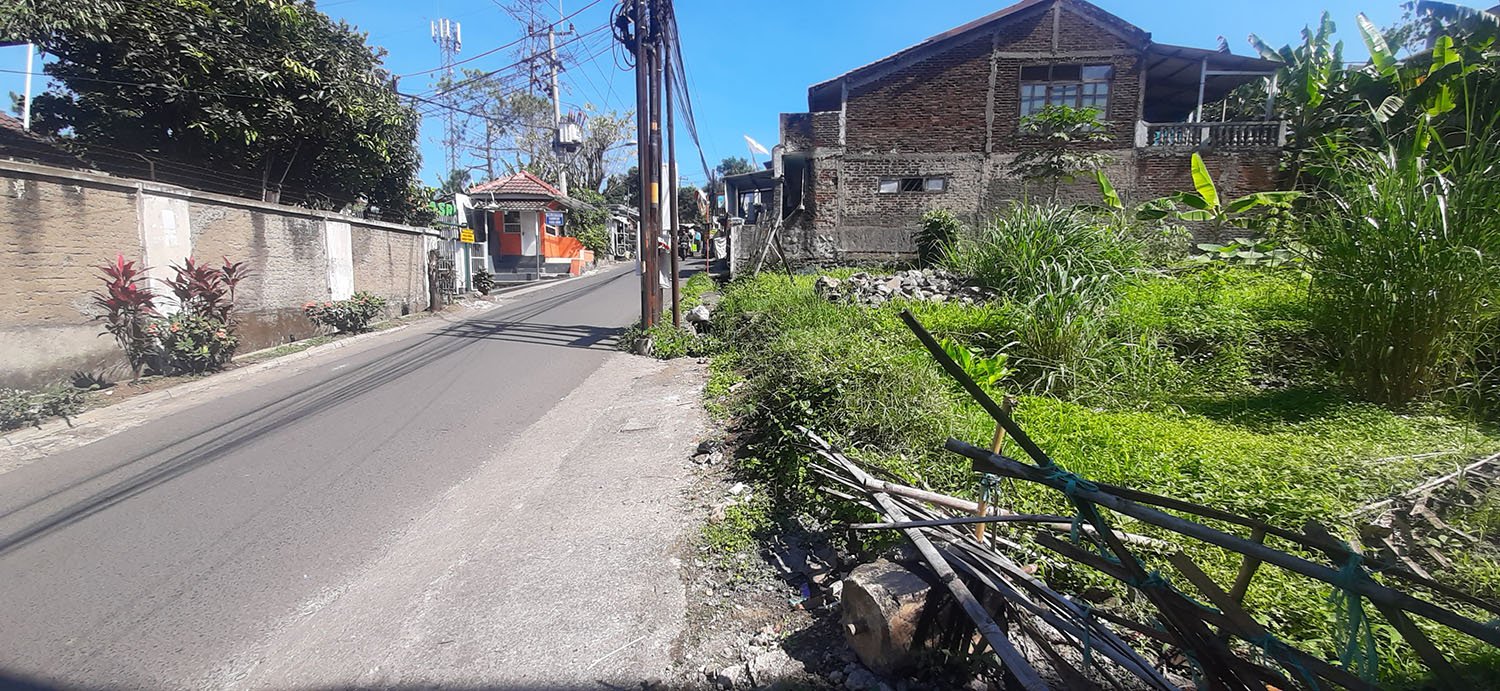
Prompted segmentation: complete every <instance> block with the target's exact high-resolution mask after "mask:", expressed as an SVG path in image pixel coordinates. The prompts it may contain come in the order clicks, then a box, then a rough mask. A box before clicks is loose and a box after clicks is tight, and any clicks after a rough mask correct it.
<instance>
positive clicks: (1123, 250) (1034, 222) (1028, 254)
mask: <svg viewBox="0 0 1500 691" xmlns="http://www.w3.org/2000/svg"><path fill="white" fill-rule="evenodd" d="M944 264H945V265H946V266H947V268H948V269H949V270H950V271H953V272H954V273H957V274H961V275H964V276H969V277H971V278H973V279H974V281H975V282H977V283H979V284H981V285H984V286H987V287H989V288H992V289H994V290H996V291H999V292H1000V293H1001V294H1002V295H1006V296H1008V297H1012V298H1015V299H1018V300H1030V299H1032V298H1035V297H1037V296H1040V295H1046V294H1047V293H1048V291H1050V290H1052V289H1053V288H1055V287H1057V286H1058V285H1059V278H1060V277H1064V276H1065V277H1067V281H1071V280H1073V279H1084V280H1086V281H1088V282H1089V283H1090V285H1097V286H1099V287H1101V288H1104V287H1107V286H1108V284H1109V283H1111V282H1113V280H1114V279H1116V278H1119V277H1121V276H1124V275H1125V274H1127V273H1129V272H1130V271H1132V270H1134V269H1137V268H1139V267H1140V266H1141V245H1140V242H1139V241H1138V240H1137V239H1135V238H1134V237H1132V234H1131V233H1129V232H1125V230H1124V229H1122V228H1121V227H1120V225H1119V224H1114V223H1099V222H1097V220H1096V219H1094V218H1092V217H1091V216H1090V215H1089V214H1087V213H1085V212H1083V211H1079V210H1075V209H1070V208H1065V207H1061V206H1055V205H1053V206H1038V205H1034V204H1017V205H1015V206H1012V207H1011V208H1010V209H1008V210H1006V211H1005V212H1002V213H1000V214H997V215H996V216H995V217H994V218H993V219H991V220H990V221H989V222H988V223H986V224H985V225H984V227H983V228H981V229H979V231H978V232H977V233H974V234H973V235H972V236H970V237H967V238H964V239H962V240H960V241H959V243H958V245H957V246H956V247H955V248H954V250H953V251H952V252H950V253H949V255H948V258H947V260H946V261H945V262H944Z"/></svg>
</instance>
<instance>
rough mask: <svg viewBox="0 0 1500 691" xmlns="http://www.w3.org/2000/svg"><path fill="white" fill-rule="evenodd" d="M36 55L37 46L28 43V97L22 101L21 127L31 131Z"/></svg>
mask: <svg viewBox="0 0 1500 691" xmlns="http://www.w3.org/2000/svg"><path fill="white" fill-rule="evenodd" d="M33 55H36V46H34V45H32V44H30V43H28V44H26V99H25V100H24V101H22V102H21V129H23V130H26V131H27V132H30V131H31V57H32V56H33Z"/></svg>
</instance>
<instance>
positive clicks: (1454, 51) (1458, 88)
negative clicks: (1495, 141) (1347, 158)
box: [1356, 14, 1493, 154]
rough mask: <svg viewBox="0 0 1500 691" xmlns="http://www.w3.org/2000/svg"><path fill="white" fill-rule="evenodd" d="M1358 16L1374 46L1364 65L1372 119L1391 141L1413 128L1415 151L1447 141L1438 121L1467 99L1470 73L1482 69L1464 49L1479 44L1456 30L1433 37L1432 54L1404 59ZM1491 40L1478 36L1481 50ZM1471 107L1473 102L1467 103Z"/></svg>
mask: <svg viewBox="0 0 1500 691" xmlns="http://www.w3.org/2000/svg"><path fill="white" fill-rule="evenodd" d="M1356 20H1357V22H1358V24H1359V33H1360V37H1361V38H1362V39H1363V40H1364V42H1365V47H1366V48H1368V49H1369V51H1370V64H1369V65H1368V66H1367V67H1365V68H1364V69H1363V70H1362V71H1361V77H1362V78H1363V79H1364V80H1365V81H1366V82H1367V83H1368V86H1367V90H1368V91H1369V92H1370V96H1369V98H1368V101H1367V102H1368V104H1369V116H1370V119H1371V120H1372V121H1373V122H1374V123H1375V125H1376V127H1377V129H1378V130H1379V131H1380V132H1381V133H1382V135H1383V136H1384V138H1385V139H1386V141H1387V142H1389V141H1391V140H1392V139H1394V138H1395V137H1394V136H1393V135H1400V134H1408V135H1409V136H1410V139H1409V141H1410V143H1411V146H1412V152H1413V153H1415V154H1421V153H1422V152H1425V151H1427V150H1428V149H1429V148H1430V147H1432V146H1442V139H1441V137H1439V136H1438V133H1437V129H1438V124H1439V122H1440V121H1441V120H1442V119H1443V118H1444V116H1446V115H1447V114H1448V113H1451V112H1453V111H1454V110H1455V109H1457V108H1458V107H1459V105H1460V101H1461V100H1464V101H1467V99H1468V89H1467V85H1468V77H1469V75H1470V74H1472V73H1474V72H1475V71H1476V70H1478V69H1480V65H1479V64H1474V62H1471V61H1469V60H1466V59H1465V55H1464V53H1465V52H1466V51H1471V50H1472V49H1474V48H1475V47H1476V46H1471V45H1464V46H1459V45H1458V44H1456V43H1455V42H1454V40H1453V37H1452V36H1448V35H1442V36H1438V37H1437V38H1436V39H1434V40H1433V41H1432V48H1431V51H1430V52H1429V53H1428V54H1426V55H1419V56H1417V57H1416V58H1414V59H1409V60H1402V59H1400V58H1399V57H1397V55H1396V53H1395V51H1394V50H1392V48H1391V46H1390V43H1389V42H1388V41H1387V40H1386V37H1385V34H1384V33H1383V32H1382V31H1381V30H1380V28H1379V27H1377V26H1375V24H1374V23H1373V22H1371V21H1370V20H1369V18H1368V17H1366V16H1364V15H1363V14H1361V15H1359V16H1358V17H1357V18H1356ZM1492 42H1493V39H1489V40H1487V41H1481V42H1479V43H1480V44H1482V45H1481V46H1479V48H1480V51H1481V52H1483V51H1485V50H1487V48H1486V46H1488V45H1489V44H1491V43H1492ZM1480 62H1482V60H1481V61H1480ZM1382 96H1383V97H1382ZM1377 101H1378V103H1377ZM1465 105H1466V106H1467V105H1469V104H1467V103H1465ZM1469 110H1472V107H1466V108H1465V111H1466V112H1467V111H1469ZM1465 129H1468V128H1465Z"/></svg>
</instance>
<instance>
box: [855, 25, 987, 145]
mask: <svg viewBox="0 0 1500 691" xmlns="http://www.w3.org/2000/svg"><path fill="white" fill-rule="evenodd" d="M991 42H992V39H991V37H990V36H989V35H988V34H985V35H982V36H977V37H976V38H975V39H974V40H971V41H968V42H967V43H963V44H960V45H956V46H954V47H952V48H950V49H948V50H945V51H943V52H942V53H939V54H937V55H934V56H932V57H929V58H927V59H925V60H922V61H920V62H918V63H916V64H914V65H911V66H909V67H906V68H903V69H900V70H897V71H895V72H893V73H891V74H889V75H886V76H884V77H882V78H880V79H878V80H876V81H874V82H872V83H871V84H868V85H864V86H858V87H855V88H852V89H850V92H849V101H848V104H847V105H846V106H845V111H846V114H845V135H844V137H845V139H844V141H845V146H846V147H847V148H848V150H849V151H859V152H892V153H894V152H901V151H924V152H925V151H932V152H955V151H983V150H984V138H985V99H986V98H987V97H988V94H989V79H990V49H991Z"/></svg>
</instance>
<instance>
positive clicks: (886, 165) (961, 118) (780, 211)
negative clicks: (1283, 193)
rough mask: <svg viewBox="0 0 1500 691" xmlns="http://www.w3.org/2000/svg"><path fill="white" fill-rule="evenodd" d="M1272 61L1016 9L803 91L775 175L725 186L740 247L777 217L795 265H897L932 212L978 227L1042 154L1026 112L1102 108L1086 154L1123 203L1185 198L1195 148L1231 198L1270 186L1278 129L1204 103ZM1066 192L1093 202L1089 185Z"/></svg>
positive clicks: (1093, 17) (1035, 4)
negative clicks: (1032, 154)
mask: <svg viewBox="0 0 1500 691" xmlns="http://www.w3.org/2000/svg"><path fill="white" fill-rule="evenodd" d="M1275 68H1276V63H1272V62H1268V61H1265V60H1261V59H1258V58H1250V57H1245V56H1238V55H1233V54H1230V53H1228V52H1222V51H1217V50H1205V49H1200V48H1189V47H1184V46H1172V45H1165V44H1160V43H1155V42H1153V41H1152V40H1151V35H1150V34H1149V33H1147V32H1146V31H1143V30H1141V29H1140V28H1137V27H1135V26H1133V25H1131V24H1129V23H1128V22H1126V21H1124V20H1122V19H1120V18H1119V17H1116V16H1114V15H1111V14H1109V13H1108V12H1105V11H1104V10H1102V9H1100V8H1099V7H1097V6H1095V5H1093V4H1090V3H1088V2H1085V1H1084V0H1023V1H1022V2H1019V3H1016V4H1015V5H1012V6H1010V7H1007V8H1005V9H1002V10H1000V11H998V12H995V13H993V14H990V15H988V16H985V17H982V18H980V19H977V20H975V21H973V22H970V23H968V24H965V25H963V26H960V27H957V28H955V29H952V30H950V31H947V32H944V33H942V34H939V35H937V36H933V37H932V38H929V39H927V40H925V41H923V42H921V43H919V44H917V45H914V46H911V47H909V48H907V49H905V50H902V51H900V52H898V53H895V54H893V55H891V56H889V57H886V58H882V59H880V60H878V61H876V62H873V63H870V64H868V65H865V66H863V67H858V68H856V69H854V70H851V71H849V72H846V73H844V74H842V75H839V76H838V77H835V78H833V79H830V80H828V81H825V82H821V83H818V84H814V85H813V86H812V87H810V88H809V89H808V98H807V100H808V111H809V112H806V113H783V114H782V115H781V142H780V144H779V145H778V146H777V147H776V148H775V150H774V151H773V166H772V169H771V170H769V171H756V172H754V173H747V174H745V175H740V176H729V177H728V178H726V201H727V204H728V205H729V212H730V215H731V216H738V217H741V218H744V219H746V222H747V224H748V225H746V226H745V227H744V229H743V230H742V231H741V232H740V233H739V234H738V235H739V236H740V241H739V242H737V243H736V244H737V245H738V247H737V250H736V254H737V255H742V256H749V254H751V253H756V252H759V251H760V248H761V247H762V246H763V245H764V238H765V234H766V231H767V230H768V229H769V228H770V227H772V226H774V225H777V224H780V225H781V226H782V227H783V228H784V230H783V231H782V233H781V237H780V238H779V239H778V242H779V243H780V245H781V247H782V249H783V250H784V251H786V252H787V253H788V254H791V255H792V256H794V257H798V258H801V259H804V260H813V261H851V260H854V261H857V260H859V259H862V258H868V259H874V258H888V257H892V256H899V255H903V254H906V253H909V252H911V251H912V250H913V245H912V239H911V238H912V231H913V230H914V229H915V227H916V224H917V221H918V219H919V218H920V216H921V215H922V213H924V212H925V211H927V210H929V209H938V208H943V209H948V210H950V211H953V212H955V213H957V214H958V215H960V216H961V217H964V218H966V219H968V220H971V221H973V220H977V219H980V218H982V217H983V216H985V215H986V214H987V213H989V212H990V211H991V210H993V209H995V208H997V207H999V206H1001V205H1003V204H1004V203H1006V202H1007V201H1009V200H1014V199H1020V198H1022V197H1023V196H1024V195H1025V194H1026V193H1027V191H1026V190H1025V189H1024V186H1023V185H1022V181H1021V180H1019V179H1018V178H1016V177H1015V176H1014V175H1013V174H1012V173H1011V171H1010V169H1011V164H1012V162H1013V161H1014V159H1015V156H1016V154H1017V152H1019V151H1022V150H1024V149H1025V147H1028V146H1034V145H1035V144H1034V140H1029V138H1028V137H1026V136H1024V135H1022V134H1021V133H1020V124H1021V119H1022V118H1023V117H1024V116H1025V115H1026V114H1028V113H1030V112H1033V111H1035V110H1037V109H1039V108H1041V107H1042V106H1044V105H1048V104H1063V105H1069V106H1074V107H1094V108H1097V109H1098V110H1100V111H1101V113H1102V116H1101V118H1102V119H1103V120H1104V121H1105V123H1106V125H1105V126H1106V129H1107V132H1108V134H1109V135H1110V138H1109V141H1107V142H1098V143H1090V144H1086V145H1083V146H1089V147H1091V148H1096V149H1100V150H1103V151H1105V152H1107V153H1108V154H1109V155H1110V157H1111V160H1112V162H1111V163H1110V165H1109V166H1108V167H1107V171H1108V172H1109V174H1110V177H1111V179H1112V180H1113V182H1114V184H1115V186H1116V187H1117V188H1118V189H1119V190H1120V192H1121V194H1122V195H1124V196H1126V197H1127V198H1134V199H1144V198H1150V197H1155V196H1159V195H1162V194H1165V193H1168V192H1173V191H1178V190H1184V189H1190V188H1191V180H1190V177H1189V170H1188V158H1189V155H1190V154H1191V153H1192V152H1193V151H1198V152H1200V153H1202V155H1203V157H1204V159H1205V162H1206V163H1207V165H1208V167H1209V169H1210V171H1211V172H1212V173H1213V174H1214V176H1215V179H1216V181H1218V183H1219V185H1220V187H1221V188H1223V189H1224V190H1225V192H1226V193H1228V194H1241V193H1246V192H1251V191H1260V190H1268V189H1272V188H1273V185H1274V183H1275V180H1274V177H1275V171H1276V163H1277V158H1278V150H1279V148H1280V146H1281V145H1282V143H1283V141H1284V136H1285V135H1284V126H1283V124H1282V123H1281V122H1278V121H1270V120H1266V121H1257V122H1204V119H1205V118H1204V117H1203V115H1204V113H1203V110H1204V104H1206V103H1213V102H1215V101H1217V100H1220V99H1222V98H1223V97H1224V96H1225V95H1226V94H1227V93H1228V92H1230V91H1231V90H1233V89H1234V88H1236V87H1238V86H1240V85H1242V84H1245V83H1248V82H1251V81H1255V80H1260V79H1265V78H1267V77H1270V76H1271V75H1273V74H1274V72H1275ZM1272 91H1274V89H1272ZM1269 112H1270V108H1269V104H1268V107H1267V113H1269ZM1210 119H1211V116H1210ZM1033 194H1036V192H1033ZM1062 194H1063V195H1064V196H1065V197H1068V198H1073V199H1088V200H1097V192H1096V191H1095V188H1094V186H1093V184H1092V183H1089V184H1087V185H1084V184H1081V183H1079V184H1075V185H1073V186H1071V187H1070V188H1065V189H1064V190H1063V191H1062ZM757 203H758V204H759V205H760V207H761V208H756V207H755V206H754V205H755V204H757Z"/></svg>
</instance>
